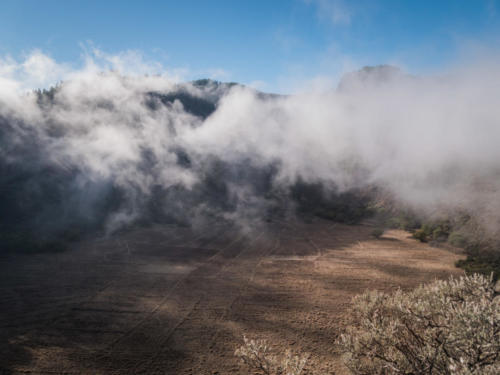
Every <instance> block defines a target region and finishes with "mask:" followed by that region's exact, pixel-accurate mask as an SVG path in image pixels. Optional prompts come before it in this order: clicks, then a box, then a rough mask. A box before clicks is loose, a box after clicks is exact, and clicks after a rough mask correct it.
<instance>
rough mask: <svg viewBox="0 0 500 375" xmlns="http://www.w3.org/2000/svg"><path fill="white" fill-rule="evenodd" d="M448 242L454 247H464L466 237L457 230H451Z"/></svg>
mask: <svg viewBox="0 0 500 375" xmlns="http://www.w3.org/2000/svg"><path fill="white" fill-rule="evenodd" d="M448 243H449V244H450V245H452V246H455V247H460V248H462V249H463V248H465V247H466V246H467V244H468V241H467V238H466V237H465V235H463V234H462V233H459V232H456V231H455V232H451V233H450V235H449V236H448Z"/></svg>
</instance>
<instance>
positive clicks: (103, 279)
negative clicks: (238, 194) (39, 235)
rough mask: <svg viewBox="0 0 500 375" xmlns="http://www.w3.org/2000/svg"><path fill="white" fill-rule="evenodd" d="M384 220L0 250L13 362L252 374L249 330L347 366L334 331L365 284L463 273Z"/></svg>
mask: <svg viewBox="0 0 500 375" xmlns="http://www.w3.org/2000/svg"><path fill="white" fill-rule="evenodd" d="M371 230H372V228H371V227H370V226H362V225H359V226H347V225H340V224H332V223H331V222H327V221H315V222H313V223H309V224H305V223H301V222H274V223H270V224H269V225H268V226H267V227H266V229H265V230H259V231H254V232H252V234H241V233H240V232H238V231H235V230H234V229H232V228H228V227H227V226H223V225H220V226H213V227H210V228H205V229H204V230H197V231H192V230H190V229H187V228H176V227H168V226H164V227H154V228H150V229H141V230H135V231H132V232H129V233H126V234H122V235H118V236H115V237H113V238H108V239H101V240H96V241H93V242H87V243H83V244H80V245H79V246H78V248H77V249H74V250H72V251H70V252H67V253H63V254H43V255H30V256H15V257H12V256H11V257H4V258H0V306H1V308H0V373H6V374H11V373H12V374H22V373H33V374H247V373H248V371H247V369H245V368H244V367H243V366H242V365H240V364H239V363H238V361H237V359H236V358H235V357H234V356H233V352H234V350H235V348H236V347H237V346H239V345H240V344H241V343H242V336H243V334H246V335H247V336H248V337H261V338H267V339H269V340H270V342H271V343H272V345H274V346H276V347H280V348H283V350H284V349H285V348H286V347H290V348H292V350H294V351H296V352H309V353H311V357H310V361H309V363H308V365H307V368H306V373H312V369H314V370H315V373H321V374H342V373H344V372H345V369H343V367H342V365H341V364H340V361H339V358H338V353H337V352H336V350H335V346H334V345H333V343H334V341H335V339H336V338H337V336H338V334H339V332H340V331H341V329H342V327H343V326H344V325H345V323H346V321H347V318H348V316H349V313H350V300H351V298H352V296H354V295H355V294H358V293H361V292H363V291H364V290H366V289H379V290H385V291H390V290H394V289H396V288H397V287H402V288H412V287H415V286H417V285H418V284H421V283H424V282H429V281H432V280H433V279H434V278H447V277H448V276H449V275H450V274H460V273H461V271H460V270H458V269H456V268H455V267H454V263H455V261H456V260H457V259H459V258H460V255H458V254H456V253H453V252H450V251H448V250H445V249H439V248H434V247H430V246H428V245H426V244H422V243H419V242H417V241H415V240H413V239H411V238H410V237H409V235H408V233H406V232H403V231H389V232H387V233H386V234H385V235H384V236H383V237H382V238H381V239H373V238H371V237H370V232H371Z"/></svg>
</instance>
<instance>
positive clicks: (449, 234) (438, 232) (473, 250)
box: [375, 205, 500, 280]
mask: <svg viewBox="0 0 500 375" xmlns="http://www.w3.org/2000/svg"><path fill="white" fill-rule="evenodd" d="M388 206H389V208H387V207H385V206H383V205H382V206H378V207H376V209H375V211H376V213H375V217H376V221H377V226H379V227H382V228H394V229H403V230H406V231H409V232H410V233H412V236H413V237H414V238H415V239H417V240H419V241H421V242H427V243H429V244H431V245H433V246H445V245H451V246H454V247H458V248H461V249H463V251H464V252H465V254H466V255H467V258H466V259H464V260H460V261H459V262H457V267H460V268H463V269H464V270H465V271H466V273H468V274H472V273H480V274H483V275H486V276H489V275H490V274H492V273H493V280H498V279H499V278H500V239H499V238H496V236H495V235H492V234H491V233H487V232H486V231H485V228H484V224H483V223H479V222H478V220H477V218H475V217H474V215H473V214H471V213H467V212H463V211H456V212H446V213H442V214H440V215H437V216H436V215H434V216H429V215H425V214H418V213H417V212H415V211H414V210H412V209H409V208H402V207H398V206H397V205H394V206H390V205H388Z"/></svg>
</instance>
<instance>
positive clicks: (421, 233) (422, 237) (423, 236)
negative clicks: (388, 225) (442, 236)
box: [413, 229, 428, 242]
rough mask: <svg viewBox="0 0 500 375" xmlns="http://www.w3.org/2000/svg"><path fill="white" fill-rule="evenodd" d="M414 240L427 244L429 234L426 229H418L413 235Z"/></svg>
mask: <svg viewBox="0 0 500 375" xmlns="http://www.w3.org/2000/svg"><path fill="white" fill-rule="evenodd" d="M413 238H415V239H417V240H419V241H420V242H427V239H428V234H427V232H426V231H425V230H424V229H418V230H416V231H415V233H413Z"/></svg>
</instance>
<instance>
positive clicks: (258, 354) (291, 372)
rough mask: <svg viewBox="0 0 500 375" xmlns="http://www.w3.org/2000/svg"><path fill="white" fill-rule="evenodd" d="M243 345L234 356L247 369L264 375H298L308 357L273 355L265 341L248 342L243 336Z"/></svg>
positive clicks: (289, 352) (305, 355) (290, 353)
mask: <svg viewBox="0 0 500 375" xmlns="http://www.w3.org/2000/svg"><path fill="white" fill-rule="evenodd" d="M243 340H244V344H243V345H242V346H241V347H240V348H238V349H236V351H235V352H234V354H235V355H236V356H237V357H239V358H240V359H241V361H242V362H243V363H245V364H246V365H247V366H248V367H250V368H251V369H253V370H257V371H259V372H260V373H262V374H265V375H299V374H300V373H301V372H302V370H303V369H304V366H305V365H306V362H307V359H308V355H307V354H303V355H301V356H298V355H293V354H292V352H291V351H290V350H289V349H287V350H286V352H285V354H281V355H278V354H274V353H273V351H272V350H271V349H270V347H269V345H268V343H267V341H266V340H250V339H248V338H246V337H245V336H243Z"/></svg>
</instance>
